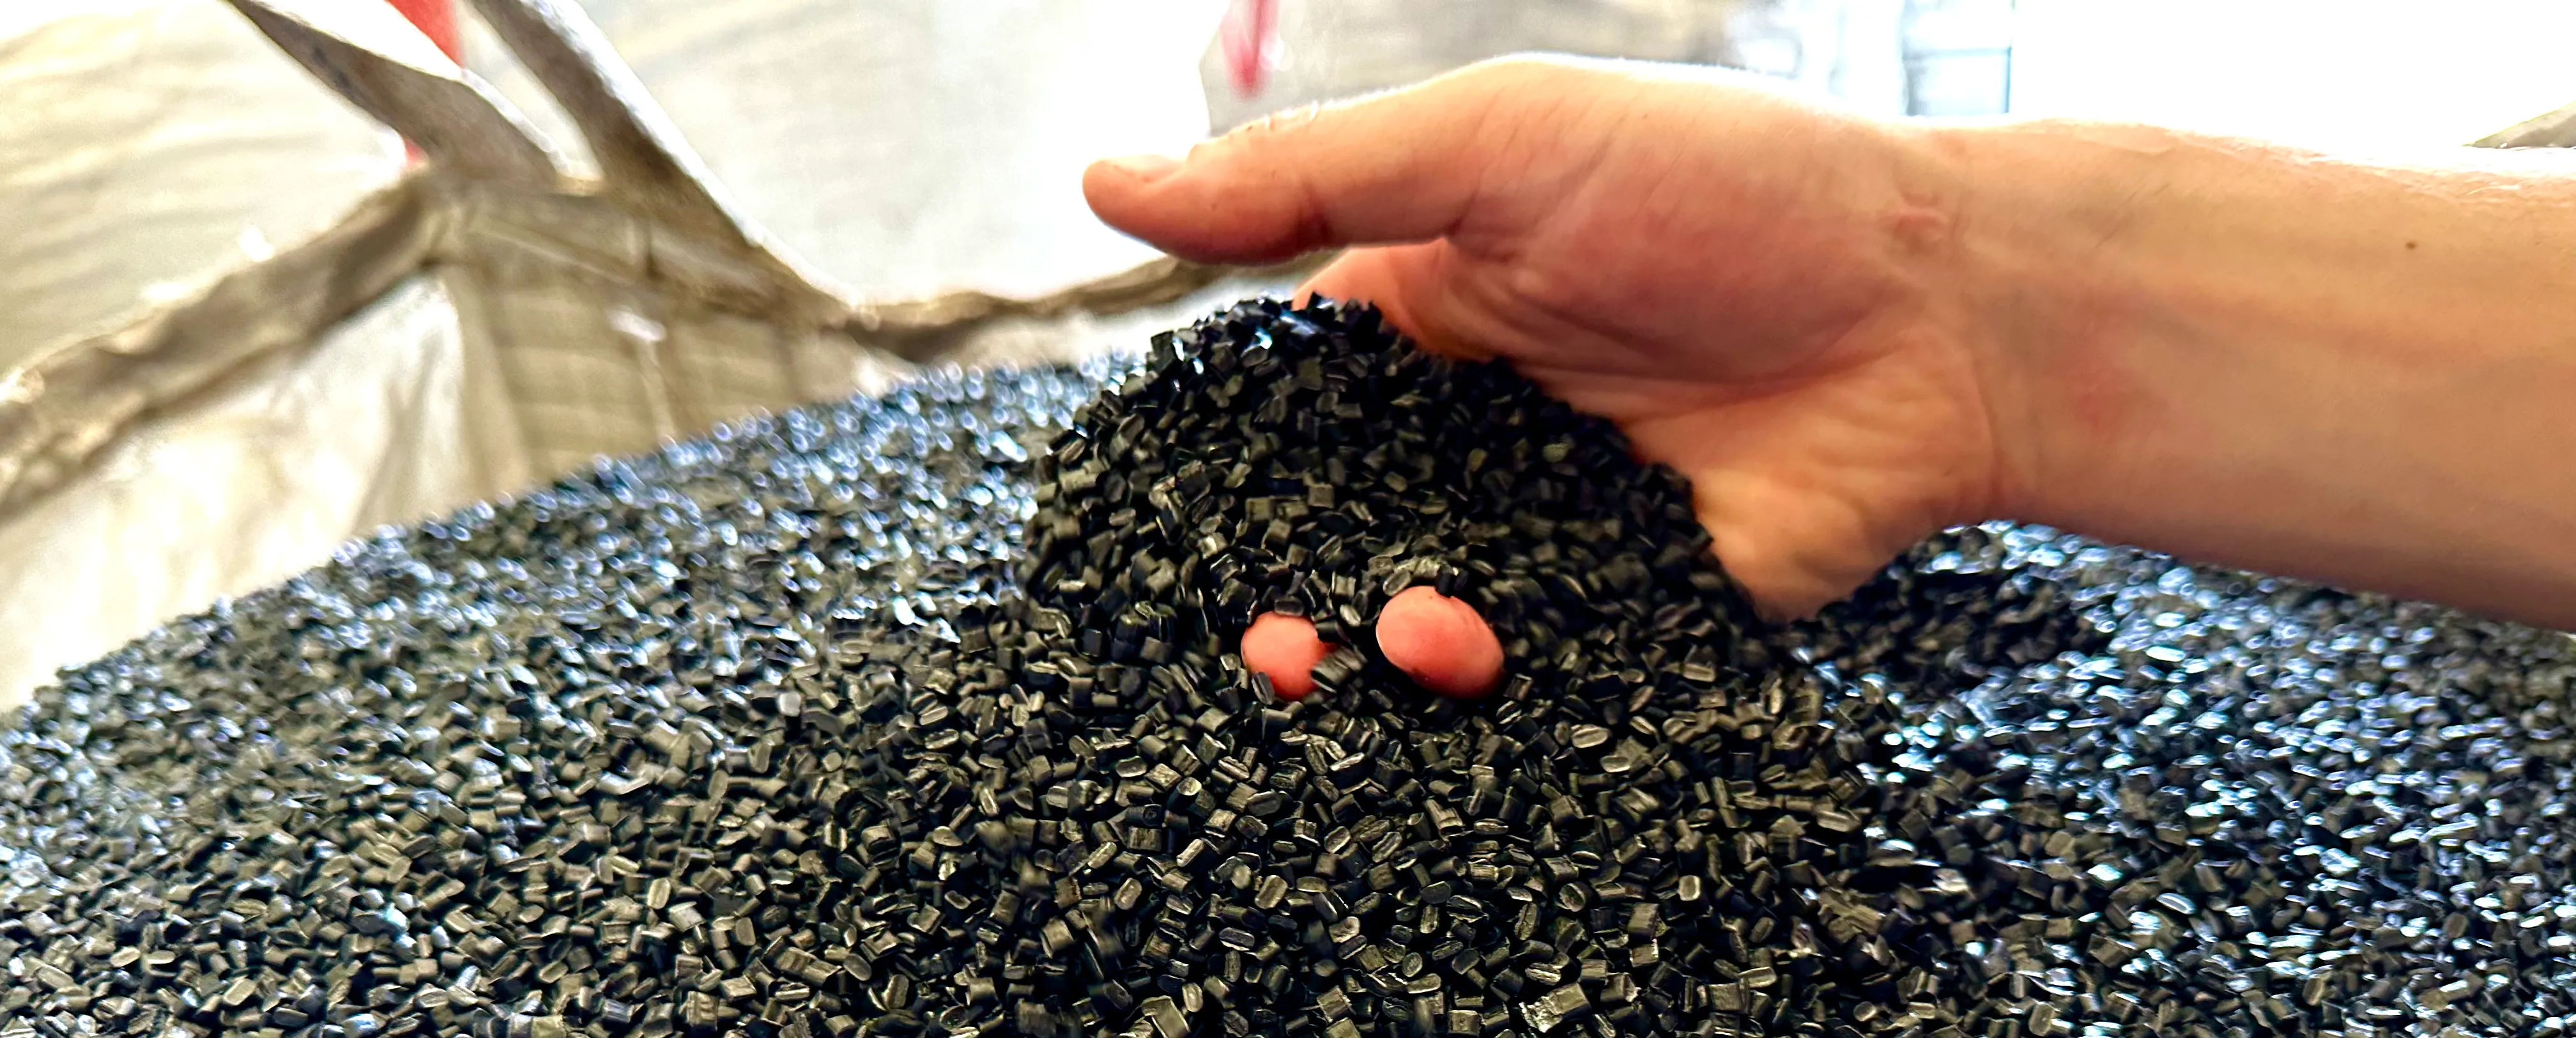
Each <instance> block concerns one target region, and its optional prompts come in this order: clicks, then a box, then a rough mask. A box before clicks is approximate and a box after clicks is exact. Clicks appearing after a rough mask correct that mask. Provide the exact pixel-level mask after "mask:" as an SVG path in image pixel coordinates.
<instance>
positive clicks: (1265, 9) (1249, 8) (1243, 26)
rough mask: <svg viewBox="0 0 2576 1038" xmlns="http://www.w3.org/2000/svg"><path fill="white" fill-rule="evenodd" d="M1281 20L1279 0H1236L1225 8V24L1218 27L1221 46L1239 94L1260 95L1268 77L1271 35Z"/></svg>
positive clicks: (1229, 72)
mask: <svg viewBox="0 0 2576 1038" xmlns="http://www.w3.org/2000/svg"><path fill="white" fill-rule="evenodd" d="M1278 20H1279V7H1278V4H1277V3H1276V0H1234V4H1233V6H1231V7H1228V8H1227V9H1226V12H1225V23H1224V25H1223V27H1222V28H1220V29H1219V30H1218V46H1219V47H1220V48H1221V50H1222V52H1223V54H1224V57H1225V69H1226V73H1227V75H1228V76H1229V78H1231V79H1232V80H1233V81H1234V92H1235V94H1236V95H1238V96H1241V97H1251V96H1253V95H1254V94H1258V93H1260V92H1261V86H1262V84H1263V83H1264V82H1265V81H1267V80H1268V79H1269V77H1270V60H1271V49H1272V46H1273V43H1272V37H1273V34H1274V33H1276V32H1277V31H1278Z"/></svg>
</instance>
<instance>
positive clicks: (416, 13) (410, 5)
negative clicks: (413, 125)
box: [386, 0, 465, 162]
mask: <svg viewBox="0 0 2576 1038" xmlns="http://www.w3.org/2000/svg"><path fill="white" fill-rule="evenodd" d="M386 2H388V3H391V4H393V5H394V10H396V11H400V12H402V16H403V17H404V18H406V19H408V20H410V22H411V24H412V26H413V27H414V28H417V29H419V30H420V34H421V35H423V36H427V37H429V42H431V43H434V44H437V45H438V49H439V50H440V51H442V52H444V53H445V54H446V55H447V57H448V60H450V61H454V62H456V63H458V64H463V63H464V62H465V39H464V37H463V36H462V35H460V34H459V33H458V32H457V31H456V0H386ZM403 150H404V151H406V152H409V153H410V154H411V160H412V161H413V162H419V161H420V157H421V156H420V148H419V147H417V146H415V145H410V144H405V145H404V146H403Z"/></svg>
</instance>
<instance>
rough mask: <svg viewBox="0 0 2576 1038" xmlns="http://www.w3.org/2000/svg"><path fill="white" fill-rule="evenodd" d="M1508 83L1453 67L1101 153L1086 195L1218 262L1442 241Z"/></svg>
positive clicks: (1163, 241)
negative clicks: (1423, 78) (1415, 80)
mask: <svg viewBox="0 0 2576 1038" xmlns="http://www.w3.org/2000/svg"><path fill="white" fill-rule="evenodd" d="M1494 86H1495V84H1491V83H1484V82H1482V81H1481V80H1480V79H1478V78H1476V77H1473V76H1461V77H1448V78H1444V79H1439V80H1433V81H1431V82H1429V83H1425V84H1423V85H1421V86H1418V87H1414V88H1411V89H1408V90H1403V91H1399V92H1396V93H1392V94H1383V95H1378V96H1375V97H1370V98H1366V99H1363V100H1360V101H1357V102H1352V103H1348V104H1341V105H1335V106H1332V107H1328V108H1309V109H1304V110H1300V111H1297V112H1292V113H1284V114H1281V115H1276V116H1272V117H1270V118H1269V119H1266V120H1264V121H1262V122H1259V123H1255V124H1253V125H1251V126H1246V127H1244V128H1242V129H1239V130H1236V131H1234V132H1232V133H1229V134H1226V135H1225V136H1223V137H1220V138H1217V139H1215V140H1212V141H1209V142H1206V143H1204V144H1201V145H1199V146H1198V147H1196V148H1193V149H1191V151H1190V154H1189V156H1188V157H1187V158H1185V159H1180V160H1173V159H1168V158H1158V157H1150V156H1148V157H1134V158H1125V159H1111V160H1107V161H1104V162H1099V163H1095V164H1093V165H1092V167H1091V168H1090V169H1089V170H1086V171H1085V172H1084V173H1083V177H1082V191H1083V196H1084V197H1085V198H1087V199H1088V200H1089V201H1090V203H1091V208H1092V211H1093V212H1094V213H1097V214H1099V216H1100V218H1101V220H1103V221H1105V222H1107V223H1108V224H1109V225H1110V226H1112V227H1115V228H1118V229H1119V230H1121V231H1125V232H1126V233H1128V234H1132V235H1135V236H1136V237H1138V238H1141V239H1144V240H1145V241H1146V242H1147V243H1149V244H1152V245H1154V246H1155V247H1157V248H1160V249H1162V250H1164V251H1166V252H1170V253H1172V254H1174V255H1178V256H1182V257H1186V258H1189V259H1194V260H1200V261H1205V262H1221V263H1262V262H1271V261H1275V260H1281V259H1286V258H1288V257H1291V256H1295V255H1298V254H1300V253H1304V252H1311V251H1314V250H1316V249H1322V248H1329V247H1333V246H1339V245H1358V244H1370V243H1377V242H1400V241H1424V240H1428V239H1432V238H1437V237H1440V236H1442V235H1444V234H1447V233H1448V232H1449V231H1450V230H1451V229H1452V228H1454V227H1455V226H1457V225H1458V223H1459V222H1460V221H1461V220H1463V219H1465V217H1466V215H1467V211H1468V209H1469V206H1470V203H1471V202H1472V200H1473V199H1474V197H1475V194H1476V187H1477V184H1478V182H1479V181H1480V180H1481V179H1482V173H1483V166H1484V160H1485V156H1484V155H1483V154H1482V149H1481V147H1480V146H1479V134H1480V132H1481V131H1480V127H1482V126H1483V125H1484V123H1485V119H1486V116H1487V114H1488V113H1490V112H1491V111H1492V110H1493V109H1494V106H1496V105H1497V104H1499V103H1501V102H1502V97H1501V94H1500V92H1499V91H1498V90H1497V89H1494Z"/></svg>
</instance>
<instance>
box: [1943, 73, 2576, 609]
mask: <svg viewBox="0 0 2576 1038" xmlns="http://www.w3.org/2000/svg"><path fill="white" fill-rule="evenodd" d="M1945 132H1951V133H1954V134H1955V135H1956V140H1955V142H1954V145H1955V146H1953V147H1951V148H1950V149H1949V151H1950V154H1952V155H1953V156H1954V157H1956V158H1957V159H1958V162H1959V168H1960V169H1961V170H1962V174H1963V177H1964V183H1966V184H1968V185H1969V186H1968V187H1967V189H1966V194H1965V195H1964V197H1965V198H1966V199H1967V201H1966V202H1965V203H1964V208H1963V211H1962V220H1961V234H1962V240H1963V241H1964V242H1965V243H1966V244H1967V248H1968V256H1969V262H1971V263H1972V264H1974V265H1975V266H1976V267H1977V268H1978V271H1979V276H1978V277H1977V279H1976V280H1975V282H1974V283H1975V284H1977V285H1979V286H1981V287H1980V289H1979V292H1980V294H1981V295H1983V296H1984V297H1985V298H1984V305H1983V306H1982V307H1981V308H1980V310H1981V312H1983V313H1985V314H1987V315H1988V320H1989V321H1990V322H1991V326H1990V334H1989V335H1988V336H1987V337H1986V341H1987V342H1988V343H1989V345H1990V348H1991V349H1992V350H1993V354H1992V355H1993V357H1994V358H1995V360H1994V363H1993V365H1992V371H1991V373H1990V378H1991V380H1992V381H1993V382H1994V384H1995V387H1996V388H1995V392H1994V393H1993V398H1994V401H1995V406H1996V408H1997V411H1998V413H1997V415H1996V420H1997V424H1998V432H1999V434H2000V435H2001V437H2002V438H2003V440H2004V450H2005V453H2006V466H2005V473H2006V475H2005V476H2004V479H2003V485H2002V486H2001V487H1999V488H1998V494H1997V496H1998V497H1999V499H2000V500H2001V503H2002V504H2003V505H2004V506H2005V507H2006V508H2007V509H2009V510H2010V512H2011V514H2013V515H2016V516H2018V517H2022V518H2027V519H2031V520H2035V521H2039V522H2044V523H2049V524H2051V525H2057V526H2062V527H2065V528H2068V529H2074V530H2080V531H2083V532H2086V533H2090V534H2094V535H2097V536H2102V537H2106V538H2112V539H2116V540H2123V541H2129V542H2134V543H2139V544H2144V545H2148V546H2152V547H2156V548H2159V549H2163V550H2168V551H2172V552H2175V553H2178V554H2181V555H2184V556H2187V557H2192V558H2196V559H2204V560H2209V561H2215V562H2223V563H2228V564H2232V565H2238V566H2244V567H2248V568H2254V569H2260V570H2266V571H2271V572H2279V573H2285V574H2291V575H2298V576H2307V577H2314V578H2319V579H2324V580H2329V581H2333V582H2336V583H2340V584H2345V585H2349V586H2355V587H2364V588H2372V589H2378V590H2385V591H2389V592H2393V593H2397V594H2403V595H2409V596H2420V597H2426V598H2432V599H2436V600H2440V601H2444V602H2449V603H2453V604H2456V605H2460V606H2463V607H2465V608H2469V609H2472V610H2476V611H2480V612H2485V613H2489V614H2493V615H2498V616H2504V617H2510V618H2515V619H2522V620H2527V621H2533V622H2539V623H2545V624H2550V625H2554V626H2562V627H2565V626H2576V436H2571V435H2570V432H2571V429H2576V420H2571V418H2570V417H2569V416H2570V415H2571V413H2576V412H2571V404H2576V165H2569V164H2567V162H2566V161H2565V160H2563V159H2561V158H2560V157H2559V156H2555V155H2539V156H2535V155H2527V154H2526V155H2495V154H2491V153H2474V152H2465V149H2464V153H2463V154H2461V155H2459V156H2456V157H2445V158H2446V160H2447V161H2451V162H2453V163H2455V165H2454V166H2453V167H2452V168H2431V167H2405V168H2400V167H2374V166H2364V165H2356V164H2349V163H2338V162H2331V161H2327V160H2323V159H2320V158H2318V157H2316V156H2311V155H2305V154H2301V153H2297V152H2291V151H2287V150H2282V149H2274V148H2269V147H2265V146H2261V145H2253V144H2249V143H2246V142H2238V141H2224V140H2214V139H2210V138H2199V137H2192V136H2187V135H2181V134H2174V133H2169V132H2166V131H2156V130H2145V129H2139V128H2114V127H2086V126H2080V125H2072V124H2034V125H2028V126H2020V127H1997V128H1988V129H1977V130H1960V131H1945Z"/></svg>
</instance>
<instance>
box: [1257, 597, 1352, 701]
mask: <svg viewBox="0 0 2576 1038" xmlns="http://www.w3.org/2000/svg"><path fill="white" fill-rule="evenodd" d="M1332 651H1333V647H1332V646H1331V645H1328V644H1326V643H1325V642H1324V639H1323V638H1321V637H1319V636H1317V635H1316V633H1315V625H1314V623H1313V622H1312V621H1309V620H1307V619H1306V618H1305V617H1302V616H1288V615H1285V614H1282V613H1263V614H1261V615H1260V616H1258V617H1256V618H1254V619H1253V621H1252V626H1251V627H1249V628H1246V629H1245V630H1244V632H1243V665H1244V666H1245V667H1248V668H1250V669H1251V670H1252V672H1253V673H1255V674H1259V675H1261V676H1263V677H1266V678H1269V679H1270V690H1271V691H1273V692H1276V693H1278V694H1279V698H1281V699H1286V700H1292V701H1293V700H1299V699H1304V698H1306V696H1307V695H1308V694H1310V693H1312V692H1314V691H1315V664H1318V663H1321V662H1323V660H1324V657H1325V656H1327V655H1330V654H1331V653H1332Z"/></svg>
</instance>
